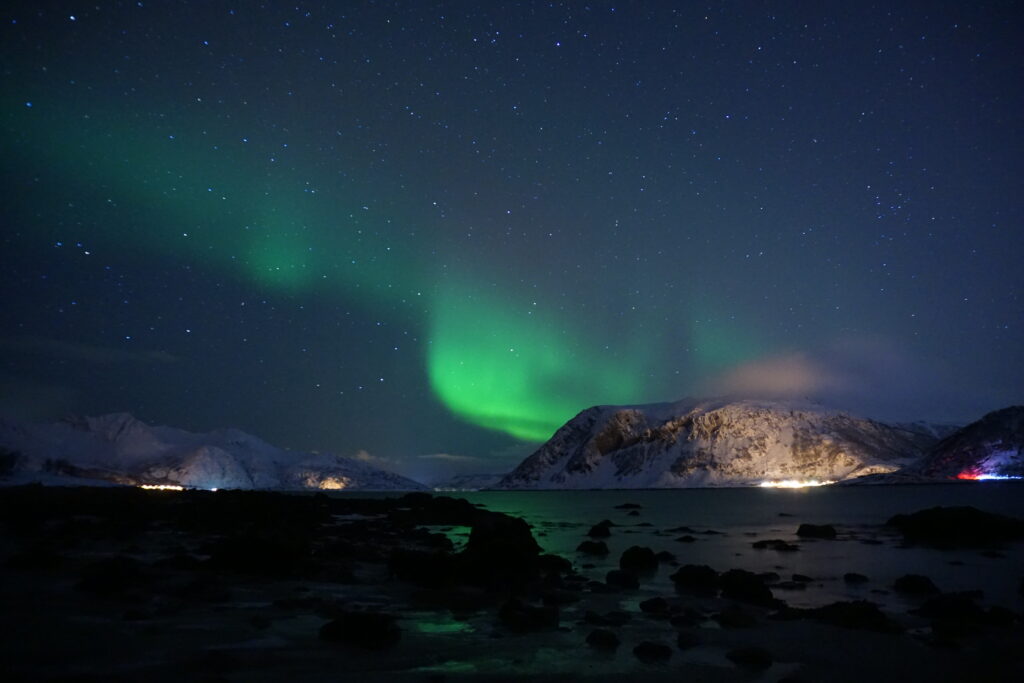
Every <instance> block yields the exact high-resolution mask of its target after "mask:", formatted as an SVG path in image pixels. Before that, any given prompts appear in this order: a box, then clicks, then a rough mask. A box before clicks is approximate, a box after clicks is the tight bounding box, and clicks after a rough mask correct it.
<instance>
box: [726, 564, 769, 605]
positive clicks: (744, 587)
mask: <svg viewBox="0 0 1024 683" xmlns="http://www.w3.org/2000/svg"><path fill="white" fill-rule="evenodd" d="M718 582H719V585H720V586H721V588H722V597H724V598H731V599H733V600H739V601H740V602H747V603H750V604H752V605H762V606H765V607H775V606H776V605H777V604H778V602H777V601H776V600H775V597H774V596H773V595H772V591H771V589H770V588H768V586H766V585H765V583H764V581H762V580H761V577H759V576H758V575H757V574H754V573H752V572H748V571H746V570H743V569H730V570H729V571H727V572H725V573H724V574H722V575H721V576H719V577H718Z"/></svg>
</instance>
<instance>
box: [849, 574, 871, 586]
mask: <svg viewBox="0 0 1024 683" xmlns="http://www.w3.org/2000/svg"><path fill="white" fill-rule="evenodd" d="M843 581H845V582H846V583H849V584H859V583H867V582H868V581H869V579H868V577H866V576H864V575H863V574H858V573H857V572H846V573H845V574H843Z"/></svg>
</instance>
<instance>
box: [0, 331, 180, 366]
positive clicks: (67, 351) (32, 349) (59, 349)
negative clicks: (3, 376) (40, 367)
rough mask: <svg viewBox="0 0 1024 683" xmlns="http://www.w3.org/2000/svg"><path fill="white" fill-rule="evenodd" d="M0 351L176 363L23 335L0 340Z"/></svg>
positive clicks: (152, 354)
mask: <svg viewBox="0 0 1024 683" xmlns="http://www.w3.org/2000/svg"><path fill="white" fill-rule="evenodd" d="M0 349H2V350H3V351H4V352H7V353H12V352H13V353H23V354H39V355H44V356H53V357H55V358H63V359H67V360H75V361H81V362H84V363H95V364H99V365H108V364H120V363H175V362H177V361H178V360H179V358H178V357H177V356H175V355H174V354H171V353H168V352H167V351H159V350H144V349H123V348H111V347H108V346H96V345H93V344H83V343H80V342H69V341H64V340H60V339H49V338H47V337H33V336H27V335H26V336H16V337H4V338H0Z"/></svg>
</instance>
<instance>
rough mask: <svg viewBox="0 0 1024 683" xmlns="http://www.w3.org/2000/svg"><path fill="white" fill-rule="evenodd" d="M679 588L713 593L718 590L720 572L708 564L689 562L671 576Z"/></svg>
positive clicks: (699, 592) (706, 593)
mask: <svg viewBox="0 0 1024 683" xmlns="http://www.w3.org/2000/svg"><path fill="white" fill-rule="evenodd" d="M671 579H672V582H673V583H674V584H675V586H676V589H677V590H682V591H686V592H689V593H696V594H698V595H713V594H714V593H715V592H716V591H717V590H718V572H716V571H715V570H714V569H712V568H711V567H709V566H707V565H706V564H687V565H683V566H682V567H680V568H679V569H678V570H677V571H676V573H675V574H673V575H672V576H671Z"/></svg>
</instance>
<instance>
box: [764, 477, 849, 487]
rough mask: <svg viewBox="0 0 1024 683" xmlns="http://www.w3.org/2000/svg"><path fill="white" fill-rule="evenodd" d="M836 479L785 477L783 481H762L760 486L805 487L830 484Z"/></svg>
mask: <svg viewBox="0 0 1024 683" xmlns="http://www.w3.org/2000/svg"><path fill="white" fill-rule="evenodd" d="M834 483H835V482H834V481H831V480H827V481H819V480H818V479H783V480H782V481H762V482H761V483H760V484H758V486H760V487H761V488H769V489H804V488H807V487H809V486H828V485H829V484H834Z"/></svg>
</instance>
